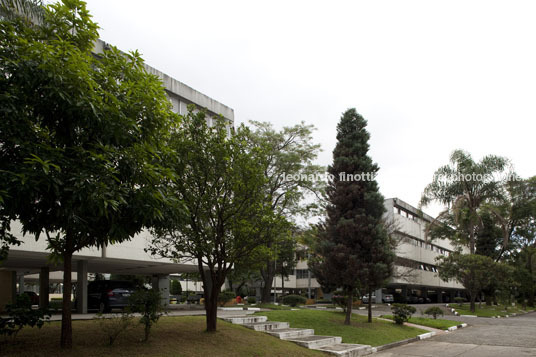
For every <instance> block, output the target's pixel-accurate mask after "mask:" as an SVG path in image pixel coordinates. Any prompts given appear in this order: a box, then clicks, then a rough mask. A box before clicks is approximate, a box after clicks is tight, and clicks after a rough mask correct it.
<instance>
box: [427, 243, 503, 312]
mask: <svg viewBox="0 0 536 357" xmlns="http://www.w3.org/2000/svg"><path fill="white" fill-rule="evenodd" d="M437 260H438V268H439V277H440V278H441V279H442V280H444V281H448V280H449V279H456V280H457V281H459V282H460V283H461V284H462V285H463V286H464V287H465V288H466V289H467V292H468V293H469V298H470V304H471V311H472V312H474V311H475V301H476V298H477V296H478V295H479V294H480V293H481V292H482V290H484V289H486V288H487V287H489V286H490V285H491V284H494V286H496V287H498V288H500V289H502V290H506V291H508V292H510V287H511V286H512V285H513V282H512V279H511V277H512V273H513V270H512V268H511V267H510V266H508V265H506V264H504V263H497V262H496V261H495V260H493V259H492V258H490V257H487V256H484V255H479V254H462V253H461V252H459V251H458V252H454V253H453V254H450V255H449V256H448V257H447V256H440V257H438V259H437Z"/></svg>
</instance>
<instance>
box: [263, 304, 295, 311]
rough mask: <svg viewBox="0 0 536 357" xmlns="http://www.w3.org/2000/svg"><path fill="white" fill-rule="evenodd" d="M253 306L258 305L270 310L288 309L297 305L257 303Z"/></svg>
mask: <svg viewBox="0 0 536 357" xmlns="http://www.w3.org/2000/svg"><path fill="white" fill-rule="evenodd" d="M255 307H260V308H262V309H271V310H290V309H298V307H294V308H292V307H290V306H285V305H276V304H257V305H255Z"/></svg>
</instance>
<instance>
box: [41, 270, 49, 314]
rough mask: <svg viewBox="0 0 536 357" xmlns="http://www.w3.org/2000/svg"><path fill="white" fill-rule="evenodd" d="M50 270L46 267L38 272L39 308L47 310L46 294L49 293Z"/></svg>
mask: <svg viewBox="0 0 536 357" xmlns="http://www.w3.org/2000/svg"><path fill="white" fill-rule="evenodd" d="M49 273H50V269H49V268H48V267H43V268H41V271H40V272H39V307H41V308H43V309H46V308H48V294H49V292H50V282H49Z"/></svg>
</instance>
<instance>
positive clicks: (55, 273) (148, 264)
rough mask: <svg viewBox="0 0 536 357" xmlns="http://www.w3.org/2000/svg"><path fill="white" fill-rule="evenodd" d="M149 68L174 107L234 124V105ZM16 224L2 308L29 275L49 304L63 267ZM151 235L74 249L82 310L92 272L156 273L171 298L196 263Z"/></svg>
mask: <svg viewBox="0 0 536 357" xmlns="http://www.w3.org/2000/svg"><path fill="white" fill-rule="evenodd" d="M106 46H107V44H106V43H105V42H103V41H100V40H99V41H97V42H96V43H95V49H94V52H95V53H97V54H98V53H100V52H102V51H104V50H105V48H106ZM146 69H147V71H148V72H150V73H152V74H155V75H157V76H158V77H160V78H161V80H162V83H163V86H164V88H165V90H166V93H167V95H168V97H169V100H170V101H171V103H172V105H173V111H175V112H176V113H179V114H183V115H184V114H186V112H187V105H189V104H194V105H195V106H196V107H197V108H199V109H204V110H205V111H206V113H207V122H208V124H209V125H211V124H212V120H213V118H215V117H217V116H220V115H221V116H223V118H224V119H226V120H228V122H229V127H230V126H232V125H233V123H234V111H233V109H231V108H229V107H228V106H226V105H224V104H222V103H220V102H218V101H216V100H214V99H212V98H210V97H208V96H206V95H204V94H203V93H200V92H198V91H196V90H195V89H193V88H191V87H189V86H187V85H186V84H184V83H181V82H179V81H178V80H176V79H174V78H172V77H170V76H168V75H166V74H164V73H162V72H160V71H158V70H157V69H155V68H152V67H150V66H148V65H147V66H146ZM11 228H12V233H13V234H15V235H16V236H17V237H18V238H19V239H20V240H22V244H21V245H20V246H12V247H11V249H10V252H9V256H8V258H7V260H6V261H4V262H2V265H1V266H0V310H1V309H2V308H3V306H4V305H5V304H6V303H8V302H10V301H13V299H14V296H15V294H16V292H17V291H19V292H22V291H24V290H25V279H26V281H27V282H28V281H30V280H36V281H37V282H38V284H39V295H40V299H41V305H45V304H47V303H48V299H49V283H51V282H52V281H55V282H60V281H61V280H62V277H63V273H62V266H61V264H60V265H57V264H54V263H53V262H50V261H49V259H48V256H49V251H48V250H47V243H46V240H45V239H44V238H41V239H40V240H38V241H36V240H35V237H34V236H33V235H26V236H23V235H22V231H21V228H22V227H21V225H20V223H18V222H13V223H12V226H11ZM149 240H150V234H149V232H147V231H143V232H141V233H140V234H138V235H136V236H135V237H134V238H133V239H132V240H131V241H128V242H124V243H121V244H115V245H111V246H108V247H105V248H104V249H97V248H94V249H83V250H81V251H79V252H77V253H76V254H74V256H73V271H76V275H75V274H73V278H74V281H77V284H76V289H77V292H78V293H77V295H78V297H80V298H81V300H82V301H81V303H79V304H78V310H79V312H82V313H84V312H86V311H87V305H86V304H87V302H85V301H83V300H84V297H85V296H86V295H87V291H86V289H87V276H88V273H112V274H121V275H149V276H153V278H154V280H153V286H158V287H159V288H160V289H161V290H162V292H163V300H165V301H167V300H168V297H167V295H168V290H169V277H168V276H169V274H174V273H185V272H197V269H198V267H197V264H194V263H192V262H188V261H184V262H175V261H172V260H170V259H164V258H156V257H153V256H151V255H150V254H149V253H147V252H145V250H144V249H145V248H147V246H148V244H149ZM26 285H28V284H26ZM199 287H200V288H202V285H201V284H199ZM196 288H197V286H196Z"/></svg>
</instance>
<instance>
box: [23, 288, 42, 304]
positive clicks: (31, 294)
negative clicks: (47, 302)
mask: <svg viewBox="0 0 536 357" xmlns="http://www.w3.org/2000/svg"><path fill="white" fill-rule="evenodd" d="M23 294H25V295H28V297H29V298H30V301H31V303H32V305H39V295H37V294H36V293H34V292H33V291H25V292H23Z"/></svg>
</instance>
